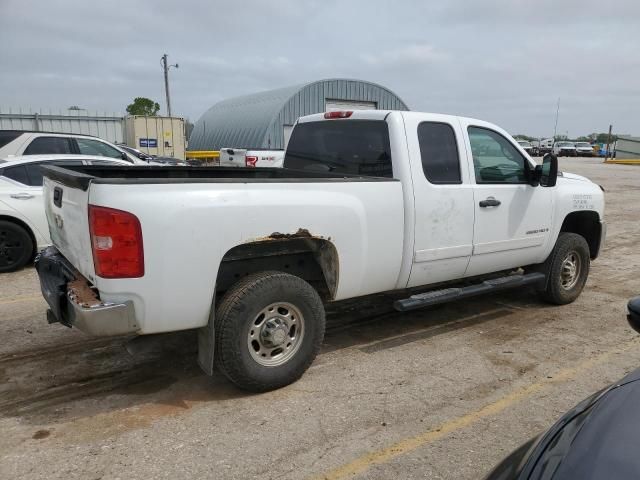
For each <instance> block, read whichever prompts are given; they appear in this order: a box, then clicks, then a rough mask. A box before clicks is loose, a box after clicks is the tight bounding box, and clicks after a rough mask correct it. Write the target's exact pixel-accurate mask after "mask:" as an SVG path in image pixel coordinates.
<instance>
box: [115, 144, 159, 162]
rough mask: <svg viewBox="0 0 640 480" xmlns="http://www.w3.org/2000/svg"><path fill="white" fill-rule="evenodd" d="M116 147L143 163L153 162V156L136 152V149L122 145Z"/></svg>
mask: <svg viewBox="0 0 640 480" xmlns="http://www.w3.org/2000/svg"><path fill="white" fill-rule="evenodd" d="M117 147H118V148H119V149H121V150H124V151H125V152H127V153H129V154H131V155H133V156H134V157H136V158H138V159H140V160H143V161H145V162H150V161H152V160H153V156H151V155H149V154H147V153H144V152H142V151H140V150H138V149H137V148H133V147H130V146H128V145H125V144H123V143H119V144H117Z"/></svg>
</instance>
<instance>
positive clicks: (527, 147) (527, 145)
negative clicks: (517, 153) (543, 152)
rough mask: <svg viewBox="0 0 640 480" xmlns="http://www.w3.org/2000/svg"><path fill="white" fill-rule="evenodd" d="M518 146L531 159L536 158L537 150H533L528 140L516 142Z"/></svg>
mask: <svg viewBox="0 0 640 480" xmlns="http://www.w3.org/2000/svg"><path fill="white" fill-rule="evenodd" d="M518 145H520V146H521V147H522V148H523V149H524V151H525V152H527V153H528V154H529V155H530V156H532V157H534V156H536V155H537V153H538V149H537V148H535V147H534V146H533V145H532V144H531V142H529V141H528V140H518Z"/></svg>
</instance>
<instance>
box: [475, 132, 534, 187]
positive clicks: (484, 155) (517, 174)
mask: <svg viewBox="0 0 640 480" xmlns="http://www.w3.org/2000/svg"><path fill="white" fill-rule="evenodd" d="M468 132H469V142H470V143H471V153H472V154H473V168H474V170H475V175H476V183H526V182H527V178H526V176H527V170H526V167H525V162H526V161H527V160H526V159H525V158H524V157H523V156H522V155H521V154H520V152H519V151H518V150H517V149H516V147H514V146H513V144H512V143H511V142H510V141H509V140H507V139H506V138H505V137H503V136H502V135H500V134H499V133H498V132H494V131H493V130H489V129H487V128H481V127H469V128H468Z"/></svg>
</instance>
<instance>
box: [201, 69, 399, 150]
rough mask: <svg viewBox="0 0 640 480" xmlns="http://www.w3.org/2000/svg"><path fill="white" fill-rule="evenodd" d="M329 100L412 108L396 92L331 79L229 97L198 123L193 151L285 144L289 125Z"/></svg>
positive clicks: (372, 84) (369, 85)
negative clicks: (285, 132) (285, 128)
mask: <svg viewBox="0 0 640 480" xmlns="http://www.w3.org/2000/svg"><path fill="white" fill-rule="evenodd" d="M328 100H339V101H347V102H348V101H354V102H358V101H359V102H373V103H375V104H376V106H377V108H378V109H383V110H409V108H408V107H407V105H406V104H405V103H404V102H403V101H402V100H401V99H400V98H399V97H398V96H397V95H395V94H394V93H393V92H392V91H390V90H388V89H387V88H385V87H382V86H380V85H376V84H374V83H371V82H366V81H361V80H347V79H330V80H320V81H317V82H312V83H308V84H305V85H297V86H293V87H286V88H281V89H278V90H271V91H267V92H260V93H255V94H251V95H245V96H242V97H236V98H231V99H228V100H224V101H222V102H220V103H218V104H216V105H214V106H213V107H211V108H210V109H209V110H207V111H206V112H205V113H204V114H203V115H202V117H200V119H198V121H197V122H196V123H195V126H194V129H193V132H192V134H191V136H190V137H189V150H219V149H221V148H224V147H236V148H267V149H282V148H284V127H285V125H293V124H294V123H295V121H296V120H297V119H298V118H299V117H301V116H304V115H311V114H313V113H319V112H324V111H325V104H326V102H327V101H328Z"/></svg>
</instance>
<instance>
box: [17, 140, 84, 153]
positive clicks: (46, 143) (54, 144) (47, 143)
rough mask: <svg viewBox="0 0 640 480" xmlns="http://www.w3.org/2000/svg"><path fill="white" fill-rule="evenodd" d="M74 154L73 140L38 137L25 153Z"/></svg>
mask: <svg viewBox="0 0 640 480" xmlns="http://www.w3.org/2000/svg"><path fill="white" fill-rule="evenodd" d="M66 153H74V152H73V147H72V144H71V139H70V138H66V137H36V138H35V139H33V141H32V142H31V143H30V144H29V146H28V147H27V148H26V150H25V151H24V155H46V154H66Z"/></svg>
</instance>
